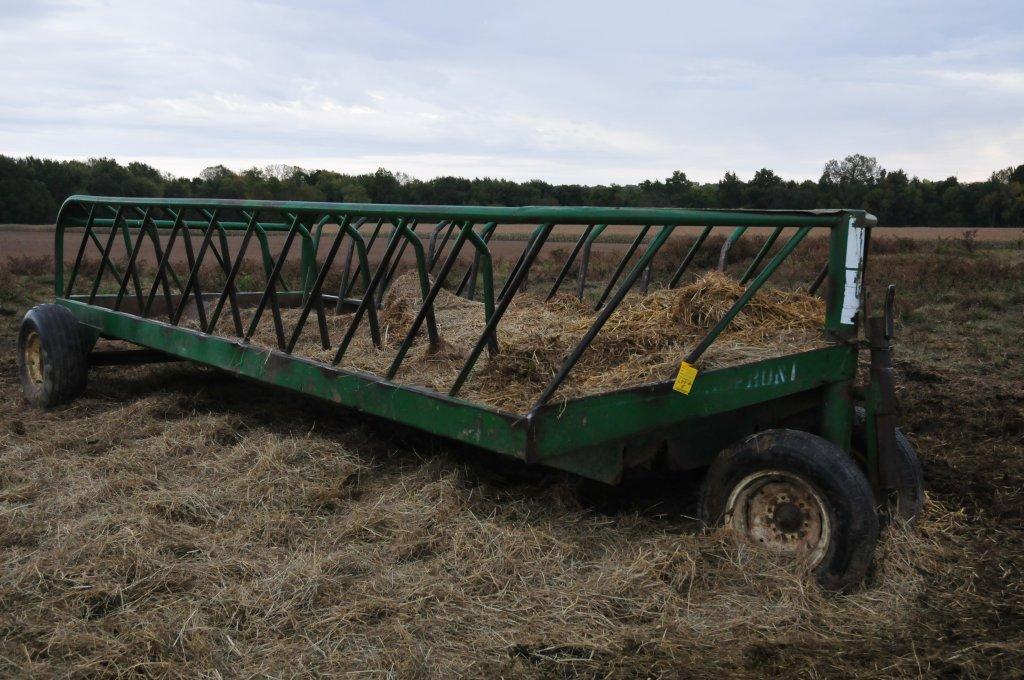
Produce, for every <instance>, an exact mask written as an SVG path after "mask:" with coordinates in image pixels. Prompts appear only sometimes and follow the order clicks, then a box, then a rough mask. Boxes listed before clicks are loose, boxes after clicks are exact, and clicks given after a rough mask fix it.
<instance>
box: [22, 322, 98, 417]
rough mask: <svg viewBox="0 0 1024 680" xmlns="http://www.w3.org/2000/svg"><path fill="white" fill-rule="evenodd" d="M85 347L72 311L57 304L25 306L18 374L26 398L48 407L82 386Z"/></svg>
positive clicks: (71, 396) (69, 399)
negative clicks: (26, 307)
mask: <svg viewBox="0 0 1024 680" xmlns="http://www.w3.org/2000/svg"><path fill="white" fill-rule="evenodd" d="M86 355H87V351H86V346H85V342H84V341H83V337H82V329H81V326H80V325H79V323H78V320H77V319H76V318H75V315H74V314H72V313H71V312H69V311H68V310H67V309H64V308H63V307H60V306H58V305H53V304H49V305H38V306H36V307H33V308H32V309H30V310H28V312H27V313H26V314H25V318H24V319H23V320H22V322H21V332H20V333H19V334H18V374H19V377H20V378H21V388H22V390H23V391H24V393H25V399H26V401H28V402H29V403H30V404H32V405H33V406H39V407H41V408H51V407H53V406H57V405H59V404H63V403H65V402H68V401H71V400H72V399H74V398H75V397H77V396H78V395H79V394H81V393H82V391H83V390H84V389H85V382H86V375H87V373H88V362H87V359H86Z"/></svg>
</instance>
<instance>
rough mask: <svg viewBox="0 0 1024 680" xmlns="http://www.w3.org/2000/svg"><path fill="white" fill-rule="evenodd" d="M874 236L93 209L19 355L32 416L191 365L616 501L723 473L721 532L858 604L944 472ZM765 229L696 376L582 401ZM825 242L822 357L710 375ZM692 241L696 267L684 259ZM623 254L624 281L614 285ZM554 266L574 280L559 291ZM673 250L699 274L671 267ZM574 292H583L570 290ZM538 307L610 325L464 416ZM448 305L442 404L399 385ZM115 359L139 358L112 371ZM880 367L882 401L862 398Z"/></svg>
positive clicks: (793, 227)
mask: <svg viewBox="0 0 1024 680" xmlns="http://www.w3.org/2000/svg"><path fill="white" fill-rule="evenodd" d="M874 225H875V219H874V217H873V216H871V215H868V214H866V213H864V212H863V211H853V210H821V211H755V210H677V209H631V208H622V209H609V208H570V207H557V208H553V207H526V208H494V207H448V206H405V205H372V204H341V203H302V202H273V201H242V200H185V199H131V198H105V197H92V196H73V197H71V198H69V199H68V200H67V202H66V203H65V204H64V205H63V206H62V208H61V210H60V214H59V217H58V220H57V226H56V244H55V264H56V272H55V274H56V276H55V291H54V292H55V297H56V299H55V301H54V303H53V304H46V305H41V306H38V307H35V308H33V309H32V310H30V311H29V312H28V313H27V315H26V316H25V319H24V322H23V326H22V330H21V334H20V336H19V357H20V369H21V380H22V383H23V386H24V390H25V395H26V398H27V399H28V401H29V402H31V403H33V404H36V405H38V406H42V407H51V406H54V405H57V404H60V403H63V402H66V401H68V400H70V399H72V398H74V397H75V396H77V395H78V394H80V393H81V391H82V390H83V389H84V387H85V383H86V374H87V369H88V367H89V366H90V365H112V364H132V363H147V362H156V361H167V360H174V359H185V360H190V361H194V362H197V363H201V364H205V365H208V366H212V367H215V368H218V369H221V370H224V371H227V372H229V373H232V374H235V375H238V376H242V377H245V378H249V379H252V380H257V381H260V382H264V383H268V384H271V385H276V386H279V387H283V388H286V389H289V390H293V391H296V392H301V393H303V394H306V395H310V396H313V397H318V398H320V399H325V400H328V401H331V402H335V403H337V404H339V405H342V406H345V407H349V408H354V409H357V410H360V411H364V412H366V413H370V414H373V415H375V416H379V417H382V418H386V419H390V420H392V421H394V422H397V423H401V424H403V425H406V426H409V427H413V428H418V429H420V430H424V431H426V432H429V433H431V434H434V435H438V436H442V437H447V438H450V439H454V440H458V441H460V442H465V443H467V444H471V445H473V446H476V447H479V448H480V449H487V450H490V451H494V452H496V453H500V454H503V455H505V456H511V457H513V458H517V459H519V460H521V461H525V462H526V463H531V464H540V465H546V466H550V467H554V468H559V469H561V470H568V471H571V472H573V473H576V474H579V475H582V476H584V477H588V478H592V479H596V480H601V481H603V482H607V483H616V482H618V481H620V480H621V479H623V477H624V476H625V475H626V474H631V473H634V472H636V471H638V470H641V471H674V470H686V469H693V468H700V467H704V466H710V467H709V470H708V473H707V475H706V478H705V482H704V487H703V491H702V497H701V512H702V514H703V518H704V519H705V521H707V522H709V523H722V522H724V523H728V524H730V525H732V526H733V527H734V528H735V529H736V530H737V531H738V532H739V533H740V534H741V535H743V536H746V537H747V538H749V540H751V541H755V542H757V543H760V544H763V545H766V546H768V547H770V548H774V549H776V550H778V551H779V552H780V553H783V554H786V555H789V556H792V557H794V558H798V559H800V560H803V561H804V562H805V563H806V565H807V566H808V568H809V569H810V570H811V571H812V572H813V574H814V575H815V576H816V577H817V579H818V580H819V581H820V582H821V583H822V584H824V585H825V586H827V587H829V588H836V589H844V588H849V587H851V586H852V585H854V584H856V583H858V582H859V581H860V580H861V579H862V578H863V576H864V574H865V573H866V570H867V569H868V566H869V564H870V561H871V558H872V555H873V552H874V547H875V543H876V540H877V536H878V530H879V529H878V527H879V514H880V512H881V513H882V514H895V515H898V516H899V517H902V518H904V519H907V520H909V519H912V518H913V517H914V515H915V514H916V513H917V512H919V510H920V507H921V501H922V489H921V469H920V464H919V462H918V460H917V457H916V455H915V453H914V451H913V449H912V448H911V447H910V446H909V444H908V443H907V441H906V440H905V439H904V438H903V437H902V435H901V434H900V432H899V430H898V429H897V423H896V411H897V408H896V400H895V395H894V391H893V381H892V368H891V360H890V342H889V341H890V338H891V337H892V295H891V292H890V294H889V295H887V296H886V303H885V305H884V306H883V307H884V313H882V314H881V315H879V316H872V317H870V318H867V314H866V312H867V309H866V304H865V302H864V300H865V298H866V295H864V294H863V291H862V281H863V279H864V269H865V266H866V257H865V253H866V252H867V245H868V243H869V240H870V235H871V229H872V227H873V226H874ZM750 228H757V229H758V230H760V231H761V232H763V233H764V234H765V235H766V239H765V241H764V243H763V245H762V246H761V247H760V248H759V249H757V250H756V252H754V253H753V255H752V256H751V257H750V261H749V262H748V263H745V264H744V265H743V269H742V272H743V273H742V276H739V277H738V281H739V283H740V284H742V286H743V288H742V294H740V295H738V296H737V297H736V299H735V300H734V301H733V302H732V303H731V304H730V305H729V306H728V307H727V308H726V309H724V312H723V313H722V314H721V316H720V318H718V319H715V320H713V323H712V324H709V327H708V329H707V332H706V334H704V336H703V338H702V339H700V340H699V341H698V342H695V343H692V346H689V347H687V353H686V355H685V356H680V357H679V359H680V371H679V375H678V376H677V375H675V374H674V373H675V372H674V371H673V374H672V375H665V376H663V379H662V380H660V381H657V382H650V381H649V380H648V381H647V382H646V383H645V384H640V385H633V384H623V385H620V386H617V387H616V389H612V390H608V391H603V392H601V393H598V394H587V395H585V396H574V397H571V398H564V397H559V394H560V393H559V390H560V389H561V388H562V387H563V386H564V385H565V384H566V381H567V380H570V379H572V377H573V371H574V369H576V368H578V365H579V363H580V360H581V358H582V357H584V355H585V353H586V352H588V350H589V351H597V350H595V349H594V348H593V347H592V345H593V343H594V340H595V338H599V337H600V334H601V333H602V329H604V328H606V325H607V322H608V321H609V319H612V318H613V317H614V315H615V314H616V313H617V312H618V311H620V310H621V308H622V307H623V301H624V300H627V298H630V299H635V298H636V297H637V296H639V295H643V294H645V293H647V291H648V289H649V288H650V287H651V286H654V287H655V288H660V289H665V288H675V287H678V286H679V285H680V283H681V282H682V281H683V280H684V278H685V277H687V276H689V277H692V276H693V273H694V272H693V271H692V270H694V269H696V268H697V263H698V262H703V261H706V259H707V258H706V257H704V256H705V255H706V253H704V252H703V250H707V249H708V248H712V246H711V244H713V243H715V242H716V241H715V239H714V238H710V239H709V237H712V235H713V233H714V232H716V230H724V233H727V234H729V236H728V239H726V240H725V246H724V247H722V248H721V258H720V260H721V264H722V265H724V264H725V260H726V251H727V250H728V249H729V247H730V246H732V247H733V251H732V252H733V253H734V254H735V253H737V252H738V250H739V249H737V248H736V247H735V244H736V243H737V242H738V241H739V240H740V238H741V237H742V235H743V233H744V230H747V229H750ZM815 231H817V232H818V233H822V234H824V235H825V236H826V238H827V257H825V259H826V261H825V262H821V263H818V264H817V265H815V271H818V272H819V273H818V275H817V276H816V277H808V280H807V281H806V285H805V286H804V288H805V289H806V290H807V291H808V292H809V293H810V294H812V295H818V296H821V297H823V299H824V309H825V312H824V318H823V327H822V328H821V339H822V342H821V343H820V344H819V345H818V347H817V348H816V349H812V350H810V351H800V352H786V351H782V352H779V354H781V356H771V357H769V358H762V359H759V360H756V361H748V362H741V363H739V364H738V365H730V366H724V367H719V368H711V369H708V370H704V369H703V368H702V356H704V355H705V353H706V352H707V350H708V349H709V348H710V347H712V346H713V345H714V344H715V343H716V342H720V341H721V338H722V335H723V332H725V331H727V329H728V328H729V326H730V324H731V323H733V322H734V321H735V320H736V317H737V315H738V314H741V313H742V312H743V310H744V309H745V307H746V306H747V305H749V304H750V303H751V300H752V299H753V298H755V296H757V295H758V292H759V291H761V290H762V288H763V287H764V285H765V283H766V282H767V281H768V280H769V279H771V278H772V276H773V275H775V274H777V272H778V270H779V268H780V266H783V265H784V264H785V263H786V262H787V261H788V260H790V261H791V260H792V257H793V255H794V253H796V252H804V251H801V250H800V247H801V246H805V247H806V246H807V244H808V243H810V242H811V241H812V240H815V239H809V238H807V237H808V235H809V234H811V233H812V232H815ZM684 238H688V239H690V240H685V246H686V247H685V248H682V249H679V248H678V247H677V248H675V249H673V248H669V247H667V245H668V244H670V243H675V244H676V245H677V246H678V244H680V243H683V242H684ZM817 243H818V245H819V246H820V245H822V243H823V242H822V240H821V239H817ZM499 244H500V246H501V248H500V249H499V247H498V246H499ZM556 244H564V246H558V247H556ZM702 249H703V250H702ZM499 250H501V251H502V253H505V254H508V255H509V257H507V258H505V259H502V257H499V255H500V253H499V252H498V251H499ZM599 251H600V252H601V253H602V257H603V258H604V259H603V260H602V262H604V263H606V264H607V263H609V262H614V266H609V267H607V268H606V272H604V273H601V275H600V276H597V275H596V274H597V273H599V272H597V270H598V269H600V267H598V266H596V265H595V262H596V261H597V259H598V258H597V255H598V252H599ZM819 251H820V248H819ZM542 252H543V253H545V254H546V255H548V256H552V255H555V256H561V257H562V258H563V259H562V261H560V262H558V263H556V265H557V266H556V267H554V268H552V269H546V268H545V267H543V266H541V265H542V263H543V262H545V258H543V257H540V256H541V254H542ZM669 252H676V253H677V255H678V257H675V259H676V260H677V261H672V262H667V261H666V258H668V257H669V255H668V253H669ZM566 253H567V254H566ZM659 253H662V255H661V258H660V261H659V262H658V263H657V264H658V267H655V266H654V265H655V262H656V258H657V257H658V256H659ZM714 254H715V256H717V255H718V253H717V252H716V253H714ZM609 257H611V260H609ZM549 259H550V258H549ZM659 267H660V269H659ZM818 267H820V270H819V269H818ZM403 269H408V270H409V272H410V274H411V275H412V277H413V280H414V281H415V282H416V283H417V284H418V291H417V292H418V297H417V299H416V305H415V306H414V308H413V309H411V310H409V312H410V314H411V316H412V318H411V321H409V324H408V332H407V333H405V334H404V337H403V338H402V339H401V341H400V342H398V341H397V339H396V338H391V339H382V333H386V332H387V329H382V327H381V320H380V318H379V311H380V310H381V307H382V304H383V302H384V299H385V291H386V290H387V289H388V287H389V286H391V285H392V284H393V283H394V282H395V280H396V276H397V274H399V273H400V272H401V271H402V270H403ZM542 269H544V270H545V271H548V272H549V273H550V274H551V275H552V276H549V277H547V278H545V276H544V272H542V271H540V270H542ZM659 271H660V272H662V273H661V274H659V273H657V272H659ZM605 273H607V276H605V275H604V274H605ZM570 274H574V275H575V277H576V281H575V285H574V286H572V285H570V284H566V283H565V282H566V279H567V278H568V276H569V275H570ZM407 276H408V275H407ZM598 279H600V280H598ZM528 287H532V288H533V289H534V291H531V292H530V293H529V295H536V290H537V289H538V288H539V287H542V289H541V290H540V294H541V298H540V299H541V300H542V301H543V299H551V298H552V297H554V296H556V295H565V292H564V291H562V289H563V288H569V287H573V288H575V290H574V291H573V294H574V295H575V296H576V297H578V298H579V300H580V301H584V300H585V301H586V302H587V304H589V305H591V306H592V309H593V310H594V313H593V316H592V317H591V318H590V321H589V322H588V326H587V327H586V328H585V330H584V331H583V332H582V333H580V335H579V337H578V339H577V340H576V341H575V344H574V345H572V346H570V347H568V348H566V351H565V352H564V353H563V354H562V355H561V358H560V362H559V365H557V366H556V367H555V369H554V370H552V371H550V375H548V376H546V378H545V379H546V384H545V385H544V386H543V388H542V389H539V390H538V391H537V394H536V395H535V398H533V399H534V400H533V405H532V406H531V407H530V408H528V409H525V410H524V412H511V411H509V410H503V409H500V408H495V407H493V406H489V405H487V404H486V403H482V402H481V401H480V400H475V399H468V398H465V397H464V396H463V397H460V392H463V391H464V387H465V386H466V384H467V381H471V380H472V379H473V376H475V375H478V374H477V373H474V371H475V370H479V367H480V365H481V364H486V363H487V362H488V361H490V360H491V359H493V358H494V357H498V356H501V353H502V351H503V342H504V340H503V338H506V337H507V335H506V331H507V328H506V326H505V325H503V320H506V321H507V317H506V312H507V311H508V310H509V308H510V305H512V303H513V299H514V298H516V297H517V296H524V295H527V293H524V291H525V290H526V289H527V288H528ZM442 294H444V295H449V296H451V295H454V296H460V297H461V298H463V299H466V300H479V301H480V302H479V303H478V304H479V307H478V309H479V312H478V313H479V314H480V315H481V319H480V325H479V328H482V330H480V331H479V332H478V333H475V335H474V337H473V340H472V342H471V343H470V344H469V345H468V346H467V347H466V348H465V351H464V352H463V353H462V354H460V355H459V361H460V363H461V367H459V368H458V370H457V371H456V372H455V373H453V375H452V380H451V382H450V384H448V385H446V386H445V387H444V388H443V389H438V388H437V386H436V385H434V386H433V388H430V389H428V388H427V387H423V386H421V385H417V384H414V383H415V382H416V381H415V376H414V377H413V378H412V379H406V378H403V379H398V378H397V377H396V376H397V375H398V373H399V371H400V370H401V367H402V364H403V361H406V360H407V358H408V356H409V351H410V348H411V347H413V345H414V343H416V342H423V341H424V340H423V339H424V333H425V334H426V337H427V339H428V341H429V344H430V347H431V348H434V347H438V346H441V343H443V341H444V337H445V333H446V331H450V330H451V329H450V328H446V327H445V326H444V324H443V323H440V322H439V319H438V315H437V309H436V307H437V303H438V297H439V295H442ZM545 295H546V298H545V297H544V296H545ZM520 302H521V300H520ZM627 304H628V303H627ZM859 327H863V328H864V329H865V336H866V337H865V340H863V341H861V340H859V339H858V328H859ZM332 328H334V329H335V332H334V333H333V334H332V332H331V329H332ZM261 329H263V330H265V331H266V333H267V335H268V336H269V337H273V338H274V340H273V342H272V343H271V346H267V344H266V343H260V342H256V341H255V339H257V338H259V337H260V331H261ZM338 329H343V332H341V333H338V332H337V330H338ZM270 333H272V335H270ZM304 333H313V334H314V335H315V337H316V338H317V342H318V343H319V345H320V349H321V350H322V351H323V352H324V354H322V355H321V356H320V358H309V357H302V356H297V355H296V353H295V348H296V343H297V342H298V340H299V339H300V337H303V334H304ZM359 334H362V335H360V337H364V336H365V337H368V338H369V339H370V340H369V341H372V343H373V344H374V345H375V346H377V347H380V348H382V349H381V350H380V351H383V348H385V347H390V348H392V349H393V351H392V354H391V355H390V358H389V361H390V363H389V364H386V365H387V366H388V368H387V370H382V371H379V372H375V373H369V372H366V371H361V370H356V369H354V368H353V367H352V366H351V365H350V364H349V361H348V358H350V357H351V348H352V346H353V341H354V339H355V338H356V337H357V335H359ZM98 338H104V339H108V340H116V341H124V342H127V343H131V344H132V345H135V346H136V347H135V348H123V349H118V350H111V349H97V347H96V343H97V339H98ZM385 340H389V341H390V342H389V341H385ZM108 344H109V343H108ZM115 344H117V343H115ZM863 347H866V348H867V349H868V350H869V351H870V358H871V362H870V371H869V373H868V375H869V379H868V381H867V383H868V384H867V385H864V386H863V389H861V390H856V391H855V377H856V374H857V359H858V352H859V350H860V349H861V348H863ZM484 355H486V356H484ZM694 367H696V368H694ZM698 368H700V369H701V370H700V371H699V372H697V369H698ZM676 378H678V380H676ZM674 388H675V389H674ZM855 394H861V395H862V398H863V402H864V403H863V406H862V407H861V406H858V405H857V404H856V403H855V397H854V395H855Z"/></svg>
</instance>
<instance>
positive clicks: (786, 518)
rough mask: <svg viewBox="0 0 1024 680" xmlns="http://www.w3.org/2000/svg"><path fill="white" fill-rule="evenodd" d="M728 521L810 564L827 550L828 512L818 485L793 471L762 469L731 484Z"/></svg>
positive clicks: (760, 542)
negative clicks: (734, 485)
mask: <svg viewBox="0 0 1024 680" xmlns="http://www.w3.org/2000/svg"><path fill="white" fill-rule="evenodd" d="M726 522H727V523H728V524H730V525H731V526H732V527H733V528H734V529H735V530H736V531H738V532H739V533H740V534H742V535H743V536H745V537H747V538H748V539H749V540H750V541H751V542H753V543H757V544H758V545H763V546H765V547H766V548H769V549H772V550H776V551H778V552H782V553H786V554H791V555H793V556H794V557H806V558H807V559H808V560H809V562H810V567H811V568H812V569H813V568H814V567H815V566H817V565H818V563H820V562H821V560H822V558H823V557H824V556H825V553H826V552H827V550H828V544H829V540H830V537H831V530H830V525H829V519H828V513H827V512H826V510H825V503H824V501H823V500H822V498H821V496H820V495H819V493H818V492H817V490H816V489H815V488H814V487H813V486H812V485H811V484H810V483H809V482H808V481H807V480H805V479H803V478H802V477H800V476H799V475H796V474H793V473H791V472H784V471H781V470H765V471H760V472H755V473H753V474H751V475H748V476H747V477H746V478H744V479H743V480H741V481H740V483H739V484H737V485H736V487H735V488H734V489H733V492H732V494H731V495H730V497H729V502H728V504H727V508H726Z"/></svg>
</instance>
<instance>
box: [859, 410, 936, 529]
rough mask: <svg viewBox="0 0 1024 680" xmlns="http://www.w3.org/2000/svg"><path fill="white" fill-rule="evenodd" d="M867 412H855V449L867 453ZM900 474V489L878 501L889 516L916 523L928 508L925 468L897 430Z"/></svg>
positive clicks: (898, 471)
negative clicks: (926, 504)
mask: <svg viewBox="0 0 1024 680" xmlns="http://www.w3.org/2000/svg"><path fill="white" fill-rule="evenodd" d="M867 420H868V416H867V411H865V410H864V408H863V407H861V406H858V407H856V408H855V409H854V411H853V448H854V449H855V450H857V451H861V452H864V451H867V427H866V423H867ZM896 473H897V475H898V477H899V481H898V484H899V486H897V488H896V489H893V490H892V493H891V495H890V497H889V498H887V499H878V500H879V502H880V503H882V504H883V505H884V507H885V511H886V514H887V515H888V517H890V518H891V517H897V518H899V519H900V520H902V521H904V522H906V523H907V524H913V523H914V522H915V521H916V520H917V518H918V517H920V516H921V510H922V509H923V508H924V469H923V468H922V467H921V459H920V458H918V457H917V451H915V450H914V446H913V445H912V444H911V443H910V442H909V441H908V440H907V438H906V437H905V436H904V434H903V431H902V430H901V429H900V428H898V427H897V428H896Z"/></svg>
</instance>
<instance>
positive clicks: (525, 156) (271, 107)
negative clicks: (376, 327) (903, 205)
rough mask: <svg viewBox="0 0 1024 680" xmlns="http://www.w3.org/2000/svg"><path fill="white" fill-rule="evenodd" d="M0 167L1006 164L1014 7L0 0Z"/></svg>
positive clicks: (512, 170)
mask: <svg viewBox="0 0 1024 680" xmlns="http://www.w3.org/2000/svg"><path fill="white" fill-rule="evenodd" d="M0 65H2V66H0V93H2V94H0V153H4V154H7V155H14V156H24V155H35V156H44V157H56V158H88V157H94V156H109V157H114V158H117V159H118V160H121V161H128V160H142V161H145V162H148V163H150V164H152V165H155V166H156V167H158V168H160V169H162V170H166V171H169V172H172V173H174V174H178V175H188V176H192V175H195V174H197V173H198V172H199V171H200V170H202V169H203V168H204V167H206V166H208V165H213V164H216V163H224V164H225V165H227V166H229V167H232V168H235V169H242V168H246V167H251V166H253V165H256V166H264V165H267V164H276V163H288V164H296V165H301V166H304V167H309V168H331V169H336V170H340V171H366V170H373V169H375V168H377V167H378V166H384V167H387V168H389V169H392V170H395V171H403V172H406V173H408V174H411V175H413V176H416V177H421V178H429V177H433V176H436V175H439V174H458V175H464V176H484V175H486V176H500V177H508V178H512V179H520V180H521V179H529V178H541V179H545V180H549V181H556V182H585V183H607V182H633V181H637V180H641V179H647V178H661V177H665V176H667V175H669V174H670V173H671V172H672V171H673V170H676V169H679V170H683V171H685V172H686V173H687V175H689V176H690V177H691V179H699V180H704V181H707V180H714V179H717V178H719V177H721V176H722V174H723V173H724V172H725V171H727V170H732V171H735V172H738V173H739V174H740V175H741V176H742V177H749V176H750V175H751V174H752V173H753V172H754V171H755V170H757V169H758V168H761V167H770V168H773V169H774V170H776V172H778V173H779V174H780V175H782V176H784V177H787V178H812V179H817V177H818V176H819V175H820V173H821V168H822V166H823V165H824V163H825V161H827V160H828V159H830V158H841V157H843V156H845V155H847V154H850V153H864V154H867V155H872V156H876V157H877V158H878V159H879V161H880V162H881V164H882V165H883V166H884V167H887V168H904V169H906V170H907V171H908V172H910V173H912V174H916V175H919V176H923V177H929V178H943V177H946V176H949V175H957V176H959V177H960V178H961V179H964V180H977V179H984V178H986V177H987V176H988V175H989V174H990V173H991V172H992V171H993V170H996V169H999V168H1003V167H1006V166H1009V165H1011V164H1012V165H1016V164H1020V163H1024V0H1000V1H993V2H986V1H984V0H975V1H974V2H939V1H919V2H905V1H904V2H901V1H899V0H887V1H884V2H864V1H852V2H851V1H846V2H780V1H776V2H771V1H762V2H732V1H729V0H715V1H714V2H706V1H704V2H683V1H680V0H671V1H664V2H643V1H641V0H633V1H632V2H616V3H604V2H597V1H595V0H589V1H586V2H558V1H557V0H546V1H544V2H532V1H513V2H486V1H480V0H476V1H473V2H443V1H440V0H438V1H436V2H422V3H420V2H411V1H406V2H400V1H392V0H374V1H367V2H345V1H330V0H307V1H299V0H296V1H294V2H254V1H253V0H244V1H243V0H239V1H237V2H236V1H228V2H216V1H215V0H206V1H205V2H188V1H181V2H162V3H160V2H146V1H145V0H135V1H124V2H123V1H120V0H111V1H108V2H100V1H92V0H80V1H77V2H39V1H36V0H0Z"/></svg>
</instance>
